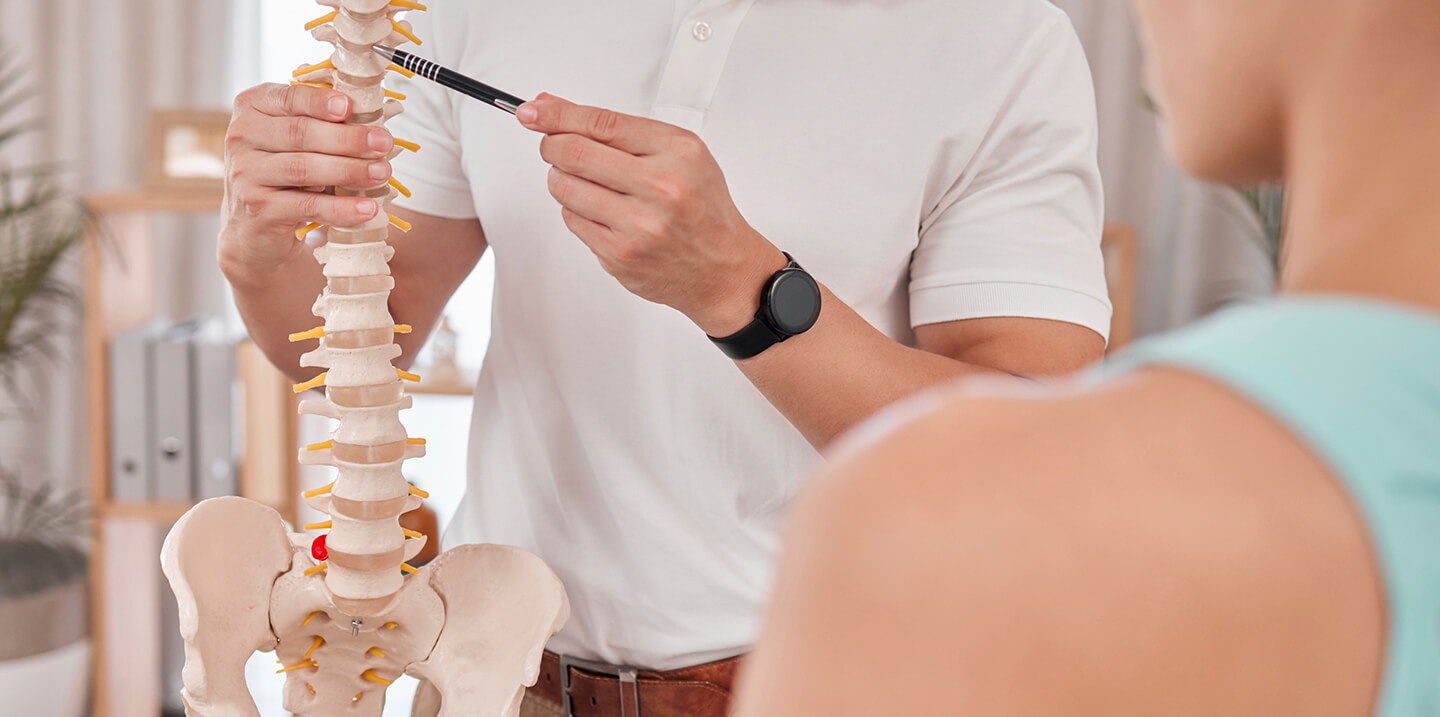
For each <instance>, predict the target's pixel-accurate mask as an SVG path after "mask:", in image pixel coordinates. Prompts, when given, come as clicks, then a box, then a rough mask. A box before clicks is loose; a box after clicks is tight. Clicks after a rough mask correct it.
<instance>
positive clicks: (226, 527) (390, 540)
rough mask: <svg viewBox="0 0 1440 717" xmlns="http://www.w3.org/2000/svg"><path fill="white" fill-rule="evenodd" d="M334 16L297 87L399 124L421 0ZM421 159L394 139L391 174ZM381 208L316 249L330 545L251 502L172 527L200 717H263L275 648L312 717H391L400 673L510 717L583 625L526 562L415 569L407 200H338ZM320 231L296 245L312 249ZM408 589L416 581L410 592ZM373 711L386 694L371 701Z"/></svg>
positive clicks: (471, 711) (307, 336)
mask: <svg viewBox="0 0 1440 717" xmlns="http://www.w3.org/2000/svg"><path fill="white" fill-rule="evenodd" d="M318 2H319V3H320V4H321V5H326V6H329V7H331V8H334V10H333V11H332V12H330V13H328V14H326V15H324V16H323V17H320V18H317V19H316V20H315V21H313V22H311V23H310V24H309V25H307V29H310V30H311V31H312V32H313V34H314V36H315V37H316V38H317V39H319V40H322V41H325V42H329V43H331V44H332V45H334V47H335V51H334V53H333V54H332V55H331V57H330V58H329V59H328V60H325V61H323V62H321V63H319V64H316V65H312V66H309V67H305V68H301V69H300V70H298V71H297V72H296V73H295V77H296V83H297V84H306V85H318V86H322V87H327V88H334V89H336V90H339V91H341V92H343V93H345V94H346V95H348V96H349V97H350V99H351V101H352V114H351V116H350V118H349V119H348V120H347V123H349V124H358V125H368V126H380V125H383V124H384V123H385V122H386V120H388V119H390V118H391V117H393V116H395V115H396V114H398V113H399V112H400V111H401V109H400V103H399V102H398V101H397V98H398V97H399V95H397V94H396V93H393V92H389V91H387V90H385V88H384V87H383V83H382V81H383V79H384V75H385V73H386V72H387V71H391V70H394V71H400V72H404V70H401V69H400V68H398V67H395V66H394V65H391V64H390V63H389V61H388V60H386V59H385V58H383V57H382V56H381V55H379V54H377V53H375V52H374V51H373V49H372V48H373V46H374V45H375V44H386V45H389V46H395V45H399V44H401V43H403V42H406V41H414V42H418V38H416V37H415V36H414V34H413V31H412V29H411V27H410V25H409V23H407V22H405V21H403V20H398V19H396V18H395V15H396V13H398V12H401V11H402V10H423V9H424V7H423V6H421V5H419V4H418V3H415V2H412V1H410V0H318ZM402 149H409V150H412V151H413V150H415V149H418V147H416V146H415V145H413V144H411V143H409V142H405V141H404V140H396V146H395V148H394V149H393V150H392V151H391V152H390V154H389V158H391V159H393V158H394V157H395V156H396V155H397V154H399V153H400V151H401V150H402ZM334 191H335V194H336V195H337V196H365V197H370V198H373V199H374V200H375V201H376V202H377V205H378V207H379V211H378V212H377V214H376V216H375V218H374V219H372V220H370V221H368V222H365V223H364V224H361V225H358V226H351V227H329V228H328V230H327V232H326V234H327V236H326V239H327V242H326V244H325V245H323V246H321V247H319V248H317V249H316V250H315V258H316V260H317V261H319V262H320V264H321V265H322V266H323V271H324V275H325V277H326V287H325V289H324V290H323V291H322V293H321V294H320V296H319V298H318V299H316V301H315V304H314V306H313V313H314V314H315V315H316V316H318V317H320V318H321V319H322V320H323V324H322V325H321V326H319V327H317V328H315V329H313V330H311V331H306V332H302V333H299V334H295V335H293V336H291V340H292V341H305V340H318V341H319V346H318V347H317V348H316V349H315V350H313V351H310V352H309V353H306V354H305V355H304V356H303V357H302V358H301V361H300V364H301V366H306V367H318V368H324V369H325V372H324V373H322V374H320V375H319V376H317V377H316V378H314V379H312V380H311V381H307V382H305V383H302V384H298V385H296V387H295V390H296V393H300V392H303V391H305V390H307V389H311V388H319V387H321V386H323V387H324V389H325V398H324V399H323V400H307V401H302V402H301V404H300V412H301V413H306V414H314V415H321V416H325V417H328V418H332V419H335V420H336V421H337V422H338V423H337V425H336V427H335V430H334V431H333V433H332V435H331V438H330V440H327V441H324V442H322V443H318V444H314V445H311V446H307V447H306V448H304V449H302V450H301V452H300V462H301V463H304V464H307V465H327V466H332V467H334V468H335V469H336V476H335V480H334V482H332V483H330V484H329V485H327V486H325V487H323V488H319V489H316V490H313V491H309V492H307V493H306V494H305V500H306V502H307V503H308V504H309V505H310V506H311V507H312V508H314V509H316V510H318V511H320V512H322V513H325V514H326V515H328V516H329V520H327V521H322V522H320V523H316V524H312V525H309V526H306V527H307V528H313V529H316V530H328V531H329V532H328V533H324V534H322V535H319V536H316V537H315V538H313V539H312V538H309V537H307V536H305V535H300V534H289V533H288V531H287V529H286V528H285V526H284V523H283V521H282V520H281V519H280V516H279V514H277V513H275V512H274V511H273V510H271V509H269V508H267V507H264V506H261V505H259V504H256V503H252V502H250V501H245V500H242V499H238V498H222V499H217V500H212V501H206V502H204V503H201V504H200V505H198V506H196V507H195V508H194V509H192V510H191V511H190V512H189V513H187V514H186V515H185V516H184V517H182V518H181V520H180V521H179V522H178V523H177V524H176V525H175V528H174V529H173V530H172V531H171V533H170V535H169V536H168V537H167V539H166V542H165V547H164V550H163V553H162V564H163V566H164V569H165V574H166V576H167V577H168V578H169V579H170V582H171V586H172V588H173V589H174V591H175V594H176V598H177V599H178V600H179V602H180V608H181V616H182V625H181V631H182V633H183V636H184V638H185V641H186V667H185V693H184V696H185V701H186V705H187V711H188V713H189V714H192V715H223V716H229V715H247V716H248V715H255V714H257V713H256V711H255V706H254V703H253V702H252V701H251V700H250V699H249V696H248V693H247V692H246V690H245V687H244V675H243V666H244V663H245V660H246V659H248V657H249V656H250V655H251V654H252V653H253V652H254V651H255V650H257V649H261V650H269V649H275V651H276V654H277V656H278V657H279V658H280V669H279V671H280V672H284V673H285V674H286V676H287V677H286V680H287V684H286V690H285V707H286V708H287V709H289V710H291V711H294V712H305V713H308V714H311V715H314V716H315V717H325V716H326V715H332V714H334V715H339V714H345V715H378V714H380V709H381V707H382V705H383V692H384V689H385V687H386V686H387V685H389V684H390V682H391V681H393V680H394V679H395V678H396V677H398V676H399V675H400V674H401V673H402V672H406V671H409V672H411V673H412V674H416V675H418V676H421V677H424V678H426V679H429V680H431V681H432V682H434V683H435V685H436V687H437V688H438V689H439V691H440V692H441V694H442V696H443V697H444V712H443V713H442V714H446V715H460V714H464V715H485V716H486V717H490V716H494V717H503V716H510V717H513V715H515V714H516V713H517V712H518V709H519V704H520V699H521V698H522V697H523V692H524V688H525V687H526V686H528V685H530V684H533V683H534V681H535V678H536V675H538V671H539V660H540V653H541V651H542V650H543V647H544V644H545V641H546V640H548V639H549V637H550V636H551V635H553V634H554V633H555V632H557V631H558V630H559V629H560V627H561V626H562V625H563V624H564V621H565V619H566V617H567V616H568V614H569V606H568V602H567V600H566V598H565V592H564V588H563V587H562V586H561V585H560V582H559V580H558V579H557V578H556V577H555V575H554V573H553V572H551V571H550V569H549V568H548V567H546V566H545V565H544V563H543V562H541V561H540V560H539V559H538V558H536V557H535V556H533V555H530V554H529V553H526V552H524V551H521V550H519V549H517V548H508V547H501V546H473V545H472V546H461V547H459V548H457V549H455V550H452V551H449V552H447V553H445V554H444V555H442V556H441V557H440V558H438V559H436V561H435V562H434V563H433V564H431V565H429V566H426V567H425V568H423V569H420V570H417V569H415V568H413V567H411V566H410V565H409V564H407V563H406V561H407V560H409V559H411V558H413V557H414V556H415V555H416V554H418V553H419V552H420V550H421V549H422V548H423V547H424V544H425V541H426V537H425V536H423V535H420V534H418V533H414V532H413V531H407V530H405V529H403V528H402V527H401V526H400V522H399V519H400V516H401V515H402V514H404V513H406V512H408V511H411V510H414V509H416V508H418V507H419V505H420V501H421V498H423V497H425V494H424V492H423V491H420V490H418V489H416V488H414V487H413V486H411V485H410V484H409V483H408V482H407V481H406V479H405V477H404V475H403V473H402V471H401V466H402V464H403V463H404V461H405V460H407V459H409V458H415V457H419V456H422V455H424V452H425V442H424V441H423V440H421V439H417V438H411V437H410V436H409V435H408V434H407V433H406V430H405V427H404V425H403V424H402V423H401V421H400V411H402V410H404V409H407V408H410V406H411V398H410V397H408V396H406V395H405V389H404V383H403V381H404V380H407V379H408V380H418V377H417V376H414V375H412V374H408V373H406V372H404V371H401V370H399V369H396V368H395V367H394V364H393V361H394V360H395V359H396V358H397V357H399V355H400V351H401V350H400V347H399V346H398V345H396V344H395V343H394V336H395V334H396V333H406V332H408V331H409V327H408V326H404V325H397V324H396V323H395V321H394V319H393V318H392V317H391V315H390V310H389V297H390V291H391V290H392V289H393V288H394V279H393V278H392V277H391V276H390V269H389V261H390V259H391V257H392V256H393V255H394V249H393V248H392V247H391V246H390V245H389V244H388V243H387V241H386V239H387V238H388V236H389V227H390V226H391V225H394V226H396V227H397V228H399V229H400V230H402V231H404V230H407V229H408V228H409V227H408V225H406V224H405V223H404V222H403V221H401V220H399V219H397V218H395V217H392V216H391V215H390V214H389V212H388V207H389V205H390V203H391V202H392V201H394V200H395V199H396V197H397V196H399V194H400V193H402V192H403V193H405V194H406V195H408V194H409V191H408V190H407V189H405V187H404V185H402V184H400V183H399V182H398V181H396V180H391V182H390V184H389V185H388V186H382V187H380V188H378V189H366V188H353V187H336V188H335V190H334ZM318 228H320V226H319V225H318V224H311V225H307V226H305V227H303V228H302V229H300V231H298V232H297V236H298V237H303V236H304V235H306V234H308V233H309V232H310V231H312V230H314V229H318ZM407 573H409V574H411V575H409V576H407ZM371 695H374V696H373V697H372V696H371Z"/></svg>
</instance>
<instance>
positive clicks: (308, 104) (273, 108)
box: [235, 84, 350, 122]
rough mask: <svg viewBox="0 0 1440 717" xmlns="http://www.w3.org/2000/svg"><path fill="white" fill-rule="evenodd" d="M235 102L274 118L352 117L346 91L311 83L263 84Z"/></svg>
mask: <svg viewBox="0 0 1440 717" xmlns="http://www.w3.org/2000/svg"><path fill="white" fill-rule="evenodd" d="M235 101H236V104H249V105H250V107H252V108H254V109H255V110H256V111H258V112H261V113H263V114H267V115H270V116H271V117H297V116H304V117H314V118H315V119H319V120H325V121H327V122H343V121H344V120H345V118H346V117H349V116H350V98H349V97H346V96H345V93H343V92H338V91H336V90H327V89H325V88H323V87H310V86H309V85H276V84H268V85H260V86H259V87H255V88H252V89H249V90H246V91H245V92H242V93H241V94H240V96H239V97H237V98H235Z"/></svg>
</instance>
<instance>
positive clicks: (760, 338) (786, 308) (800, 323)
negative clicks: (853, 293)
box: [710, 254, 820, 361]
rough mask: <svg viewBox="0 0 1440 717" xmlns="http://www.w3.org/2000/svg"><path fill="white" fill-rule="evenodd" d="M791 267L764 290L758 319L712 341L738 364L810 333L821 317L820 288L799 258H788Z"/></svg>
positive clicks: (779, 273) (780, 272) (712, 338)
mask: <svg viewBox="0 0 1440 717" xmlns="http://www.w3.org/2000/svg"><path fill="white" fill-rule="evenodd" d="M785 258H786V259H789V260H790V264H789V265H788V266H786V267H785V268H784V269H781V270H780V271H777V272H775V275H774V276H772V277H770V279H769V280H768V281H766V282H765V288H764V289H762V290H761V291H760V310H759V311H756V312H755V320H754V321H752V322H750V325H749V326H746V327H745V328H743V329H740V330H739V331H736V332H735V333H733V334H730V335H729V336H726V337H724V338H719V339H717V338H715V337H714V336H711V337H710V341H711V342H713V343H714V344H715V345H716V346H718V347H720V350H721V351H722V352H724V353H725V355H726V356H729V357H730V358H732V359H735V360H736V361H743V360H745V359H748V358H754V357H756V356H759V355H760V354H761V353H764V351H765V349H768V348H770V347H771V346H774V345H775V344H778V343H780V342H782V341H785V340H786V339H788V338H790V337H792V336H799V335H800V334H803V333H805V332H806V331H809V330H810V329H811V327H813V326H815V322H816V321H817V320H819V318H820V285H819V284H817V283H815V278H814V277H812V276H810V274H809V273H808V272H806V271H805V270H804V269H802V268H800V265H799V264H798V263H796V261H795V258H794V257H792V256H790V255H789V254H786V255H785Z"/></svg>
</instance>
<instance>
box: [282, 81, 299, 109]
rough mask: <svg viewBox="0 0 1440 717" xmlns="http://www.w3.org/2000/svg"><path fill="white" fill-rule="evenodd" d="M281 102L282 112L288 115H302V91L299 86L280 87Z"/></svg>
mask: <svg viewBox="0 0 1440 717" xmlns="http://www.w3.org/2000/svg"><path fill="white" fill-rule="evenodd" d="M279 89H280V94H279V97H278V98H277V99H278V100H279V102H278V104H279V105H280V111H281V112H284V113H285V114H287V115H295V114H300V112H299V109H300V90H301V87H300V86H299V85H283V86H280V88H279Z"/></svg>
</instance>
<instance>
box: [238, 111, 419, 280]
mask: <svg viewBox="0 0 1440 717" xmlns="http://www.w3.org/2000/svg"><path fill="white" fill-rule="evenodd" d="M350 106H351V105H350V98H348V97H346V96H345V95H344V93H341V92H336V91H335V90H326V89H320V88H315V87H306V86H304V85H293V86H288V87H287V86H284V85H260V86H259V87H255V88H252V89H249V90H246V91H244V92H242V93H240V96H239V97H236V98H235V114H234V117H233V118H232V119H231V120H230V129H229V131H228V132H227V133H226V135H225V203H224V208H223V210H222V213H221V221H222V225H221V229H220V244H219V252H218V253H219V260H220V267H221V269H223V270H224V271H225V273H226V275H227V276H228V277H229V278H230V280H231V281H232V282H233V281H236V280H244V279H247V278H252V277H269V276H271V275H272V274H273V273H274V272H275V271H276V269H277V268H278V267H279V266H280V265H281V264H283V263H284V262H286V261H287V260H289V259H290V258H291V257H292V255H293V254H294V252H295V251H296V249H297V247H298V244H299V243H298V242H297V241H296V239H295V231H296V230H297V229H299V228H300V227H301V226H302V225H304V224H305V223H307V222H312V221H314V222H323V223H325V224H332V225H336V226H350V225H354V224H360V223H362V222H364V221H366V220H368V219H370V218H372V217H374V216H375V213H376V212H378V211H379V206H378V205H377V204H376V203H375V200H373V199H366V198H364V197H334V196H330V195H327V194H321V193H319V192H318V191H305V190H304V189H301V187H327V186H335V185H343V186H349V187H378V186H381V185H383V184H385V182H386V180H388V179H389V178H390V163H389V162H387V161H386V160H385V157H386V156H387V155H388V154H389V152H390V151H391V149H393V148H394V146H395V143H394V140H393V139H391V137H390V133H389V132H387V131H385V130H384V129H381V128H379V127H361V126H354V125H346V124H341V123H342V122H344V121H345V119H346V118H347V117H349V116H350Z"/></svg>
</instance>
